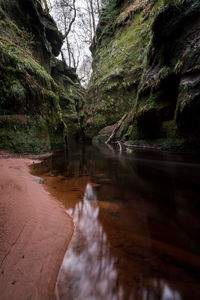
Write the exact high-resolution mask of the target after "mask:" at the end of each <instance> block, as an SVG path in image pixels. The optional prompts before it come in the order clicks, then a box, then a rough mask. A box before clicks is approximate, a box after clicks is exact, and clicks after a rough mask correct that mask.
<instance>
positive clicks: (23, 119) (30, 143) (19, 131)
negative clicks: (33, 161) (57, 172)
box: [0, 115, 51, 153]
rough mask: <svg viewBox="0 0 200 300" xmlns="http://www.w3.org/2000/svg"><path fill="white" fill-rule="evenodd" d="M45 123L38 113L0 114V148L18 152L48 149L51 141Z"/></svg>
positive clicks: (37, 151)
mask: <svg viewBox="0 0 200 300" xmlns="http://www.w3.org/2000/svg"><path fill="white" fill-rule="evenodd" d="M47 125H48V124H46V121H45V120H44V119H41V116H40V115H38V116H37V115H36V116H34V117H32V116H28V115H4V116H0V127H1V130H0V148H1V149H2V148H3V149H5V150H7V151H10V150H12V151H14V152H18V153H20V152H24V153H40V152H45V151H48V150H50V147H51V141H50V135H49V132H48V130H47V128H48V126H47Z"/></svg>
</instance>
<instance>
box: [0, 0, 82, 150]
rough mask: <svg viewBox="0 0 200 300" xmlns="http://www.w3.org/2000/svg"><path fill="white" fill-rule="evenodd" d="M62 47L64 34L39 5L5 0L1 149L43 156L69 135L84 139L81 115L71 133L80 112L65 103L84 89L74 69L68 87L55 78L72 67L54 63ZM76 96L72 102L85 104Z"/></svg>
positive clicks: (0, 32)
mask: <svg viewBox="0 0 200 300" xmlns="http://www.w3.org/2000/svg"><path fill="white" fill-rule="evenodd" d="M62 43H63V39H62V35H61V33H60V32H59V31H58V29H57V27H56V24H55V22H54V20H53V19H52V17H51V16H50V15H49V14H47V13H45V12H44V10H43V9H42V6H41V3H40V1H38V0H12V1H11V0H10V1H8V0H0V148H1V149H5V150H13V151H16V152H42V151H47V150H49V149H50V148H51V147H52V145H54V144H60V143H62V142H63V139H64V138H65V137H66V136H68V137H75V136H77V135H79V132H80V129H79V127H80V126H79V125H80V124H79V123H78V122H79V118H78V117H77V115H76V120H73V121H74V122H73V132H70V128H71V127H72V126H71V123H70V122H71V121H70V122H69V123H70V124H69V126H68V122H67V116H68V114H69V115H71V114H72V112H73V113H74V114H77V110H74V107H73V106H72V105H71V106H70V107H69V105H68V103H69V102H65V99H67V98H68V97H69V93H68V91H69V90H70V89H74V86H76V87H77V90H78V91H79V90H81V87H80V83H79V81H78V78H77V76H76V74H75V72H74V71H73V70H70V72H71V73H70V76H69V77H70V80H68V82H67V81H65V86H63V85H64V84H63V82H62V79H59V78H56V75H55V74H56V72H57V71H56V69H57V68H58V69H59V68H63V70H64V69H66V68H67V67H66V66H65V64H64V63H62V62H57V63H55V61H56V60H55V56H57V55H58V54H59V52H60V49H61V46H62ZM53 61H54V63H53ZM58 66H59V67H58ZM59 72H60V70H58V72H57V73H58V74H59ZM61 73H62V71H61ZM54 75H55V76H54ZM62 75H63V74H60V76H61V77H62ZM60 81H61V83H60ZM78 93H79V92H78ZM74 94H75V95H76V97H74V96H71V101H72V102H73V101H74V102H78V103H79V102H81V101H82V99H81V97H82V94H80V93H79V96H80V97H79V98H78V96H77V93H76V92H74ZM77 98H78V99H77ZM66 101H68V100H66ZM77 109H78V108H77Z"/></svg>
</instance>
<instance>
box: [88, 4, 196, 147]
mask: <svg viewBox="0 0 200 300" xmlns="http://www.w3.org/2000/svg"><path fill="white" fill-rule="evenodd" d="M199 25H200V2H199V1H198V0H166V1H161V0H147V1H146V0H141V1H137V0H135V1H127V0H124V1H122V0H120V1H119V0H118V1H114V0H111V1H110V2H109V4H108V5H107V7H106V8H105V9H104V10H103V13H102V16H101V20H100V23H99V26H98V28H97V32H96V37H95V39H94V42H93V45H92V46H91V50H92V53H93V56H94V61H93V75H92V78H91V81H90V87H89V91H88V96H87V98H86V104H85V113H86V115H87V117H86V119H85V128H86V135H87V136H88V137H94V136H97V139H100V140H107V139H108V137H109V136H110V135H111V133H112V132H113V130H114V129H115V130H114V134H113V136H112V139H117V140H122V141H129V143H132V144H134V145H151V146H155V147H161V148H170V149H171V148H174V147H175V148H185V147H187V146H191V147H193V148H194V147H197V146H199V141H200V139H199V138H200V118H199V109H200V89H199V88H200V67H199V66H200V54H199V53H200V27H199Z"/></svg>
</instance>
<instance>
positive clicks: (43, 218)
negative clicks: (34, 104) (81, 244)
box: [0, 157, 74, 300]
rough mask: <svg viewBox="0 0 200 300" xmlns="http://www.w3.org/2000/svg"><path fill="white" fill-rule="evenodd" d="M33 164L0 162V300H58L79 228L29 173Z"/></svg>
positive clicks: (17, 161) (15, 159) (8, 159)
mask: <svg viewBox="0 0 200 300" xmlns="http://www.w3.org/2000/svg"><path fill="white" fill-rule="evenodd" d="M31 163H32V160H31V159H26V158H23V159H20V158H6V157H4V158H1V159H0V299H1V300H10V299H15V300H18V299H19V300H22V299H26V300H28V299H31V300H34V299H42V300H45V299H48V300H49V299H55V293H54V290H55V283H56V279H57V275H58V271H59V268H60V264H61V262H62V260H63V257H64V254H65V252H66V248H67V246H68V244H69V242H70V240H71V237H72V233H73V229H74V225H73V221H72V219H71V217H69V216H68V215H67V214H66V212H65V209H64V207H63V206H62V204H61V203H60V202H58V201H57V200H56V199H54V198H53V197H52V196H50V194H48V192H47V191H45V189H44V186H43V185H42V184H40V183H41V181H40V180H39V179H38V178H37V177H34V176H32V175H31V174H30V173H29V165H30V164H31Z"/></svg>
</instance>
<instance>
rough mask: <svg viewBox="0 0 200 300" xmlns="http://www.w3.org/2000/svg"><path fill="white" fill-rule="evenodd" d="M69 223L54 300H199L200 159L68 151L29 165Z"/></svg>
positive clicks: (74, 147)
mask: <svg viewBox="0 0 200 300" xmlns="http://www.w3.org/2000/svg"><path fill="white" fill-rule="evenodd" d="M35 173H37V175H40V176H42V177H43V178H45V180H46V183H47V185H48V188H49V190H50V192H51V193H53V194H54V196H56V197H57V198H58V199H60V201H62V202H63V203H64V205H65V207H66V210H67V212H68V213H69V214H70V215H71V216H72V217H73V220H74V223H75V233H74V236H73V238H72V241H71V244H70V247H69V249H68V250H67V252H66V255H65V257H64V260H63V264H62V266H61V269H60V273H59V277H58V281H57V286H56V290H57V299H72V300H73V299H80V300H86V299H87V300H90V299H93V300H101V299H105V300H107V299H112V300H115V299H116V300H121V299H125V300H126V299H127V300H132V299H136V300H137V299H139V300H140V299H142V300H143V299H144V300H153V299H155V300H157V299H161V300H182V299H200V277H199V270H200V255H199V254H200V243H199V238H200V222H199V219H200V197H199V195H200V193H199V183H200V159H199V158H198V156H197V155H196V157H195V156H194V155H189V154H173V153H168V152H146V151H139V150H133V151H132V150H129V151H128V152H127V153H120V152H119V149H118V148H113V147H111V146H109V147H107V146H103V145H98V146H95V147H94V146H91V145H83V144H82V145H71V146H70V148H69V151H64V152H59V153H57V154H55V155H54V156H53V157H51V158H49V159H47V160H45V161H44V162H43V163H42V164H40V165H39V166H38V165H37V166H35Z"/></svg>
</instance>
